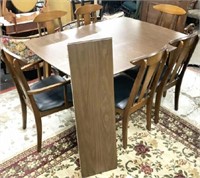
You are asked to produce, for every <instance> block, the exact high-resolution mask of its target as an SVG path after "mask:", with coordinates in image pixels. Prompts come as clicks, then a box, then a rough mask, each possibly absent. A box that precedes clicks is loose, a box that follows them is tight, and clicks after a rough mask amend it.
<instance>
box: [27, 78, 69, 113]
mask: <svg viewBox="0 0 200 178" xmlns="http://www.w3.org/2000/svg"><path fill="white" fill-rule="evenodd" d="M63 81H65V79H63V78H62V77H61V76H58V75H52V76H50V77H48V78H46V79H44V80H41V81H38V82H37V83H35V84H33V85H32V86H30V88H31V89H32V90H33V89H39V88H42V87H46V86H49V85H52V84H55V83H58V82H63ZM63 88H64V87H63V86H61V87H58V88H55V89H54V90H50V91H47V92H43V93H41V94H37V95H34V99H35V101H36V104H37V106H38V108H39V110H40V111H46V110H49V109H53V108H56V107H59V106H62V105H63V104H64V90H63ZM67 98H68V102H72V91H71V85H70V84H68V85H67Z"/></svg>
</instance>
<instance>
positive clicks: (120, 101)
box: [114, 73, 134, 109]
mask: <svg viewBox="0 0 200 178" xmlns="http://www.w3.org/2000/svg"><path fill="white" fill-rule="evenodd" d="M133 83H134V80H133V79H131V78H130V77H129V76H127V75H126V74H123V73H121V74H119V75H117V76H115V78H114V92H115V107H117V108H120V109H124V108H125V107H126V105H127V102H128V98H129V95H130V92H131V89H132V87H133Z"/></svg>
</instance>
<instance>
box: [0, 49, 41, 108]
mask: <svg viewBox="0 0 200 178" xmlns="http://www.w3.org/2000/svg"><path fill="white" fill-rule="evenodd" d="M3 56H5V57H4V61H5V63H6V66H7V67H8V70H9V71H10V73H11V75H12V78H13V80H14V82H15V85H16V89H17V91H18V94H19V97H20V101H21V102H22V103H24V102H25V103H26V104H28V105H29V106H32V105H34V107H33V108H37V107H36V105H35V101H34V99H33V97H31V96H30V95H28V92H27V91H29V90H30V87H29V85H28V82H27V80H26V78H25V76H24V74H23V72H22V68H21V67H22V66H21V65H20V60H21V59H20V58H19V57H18V56H16V55H15V54H13V53H12V52H10V51H8V50H7V49H5V48H4V49H3ZM30 103H32V104H30Z"/></svg>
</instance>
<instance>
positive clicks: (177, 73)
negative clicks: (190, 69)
mask: <svg viewBox="0 0 200 178" xmlns="http://www.w3.org/2000/svg"><path fill="white" fill-rule="evenodd" d="M198 41H199V36H198V34H197V33H194V34H191V35H187V36H185V37H183V38H180V39H176V40H174V41H172V42H170V45H172V46H173V47H175V48H176V49H174V50H172V51H170V52H169V58H168V61H167V63H166V65H165V71H164V74H163V77H162V78H161V82H160V84H159V86H158V89H157V95H156V104H155V106H156V108H155V123H158V120H159V108H160V103H161V98H162V95H164V96H165V95H166V91H167V90H168V89H169V88H171V87H173V86H175V107H174V109H175V110H178V101H179V95H180V89H181V83H182V79H183V77H184V74H185V71H186V69H187V66H188V63H189V61H190V59H191V57H192V54H193V52H194V50H195V48H196V45H197V43H198Z"/></svg>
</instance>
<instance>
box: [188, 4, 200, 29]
mask: <svg viewBox="0 0 200 178" xmlns="http://www.w3.org/2000/svg"><path fill="white" fill-rule="evenodd" d="M187 17H188V18H190V19H193V20H194V23H195V24H196V25H198V24H199V19H200V3H199V0H194V3H193V4H192V7H190V8H189V9H188V13H187Z"/></svg>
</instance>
